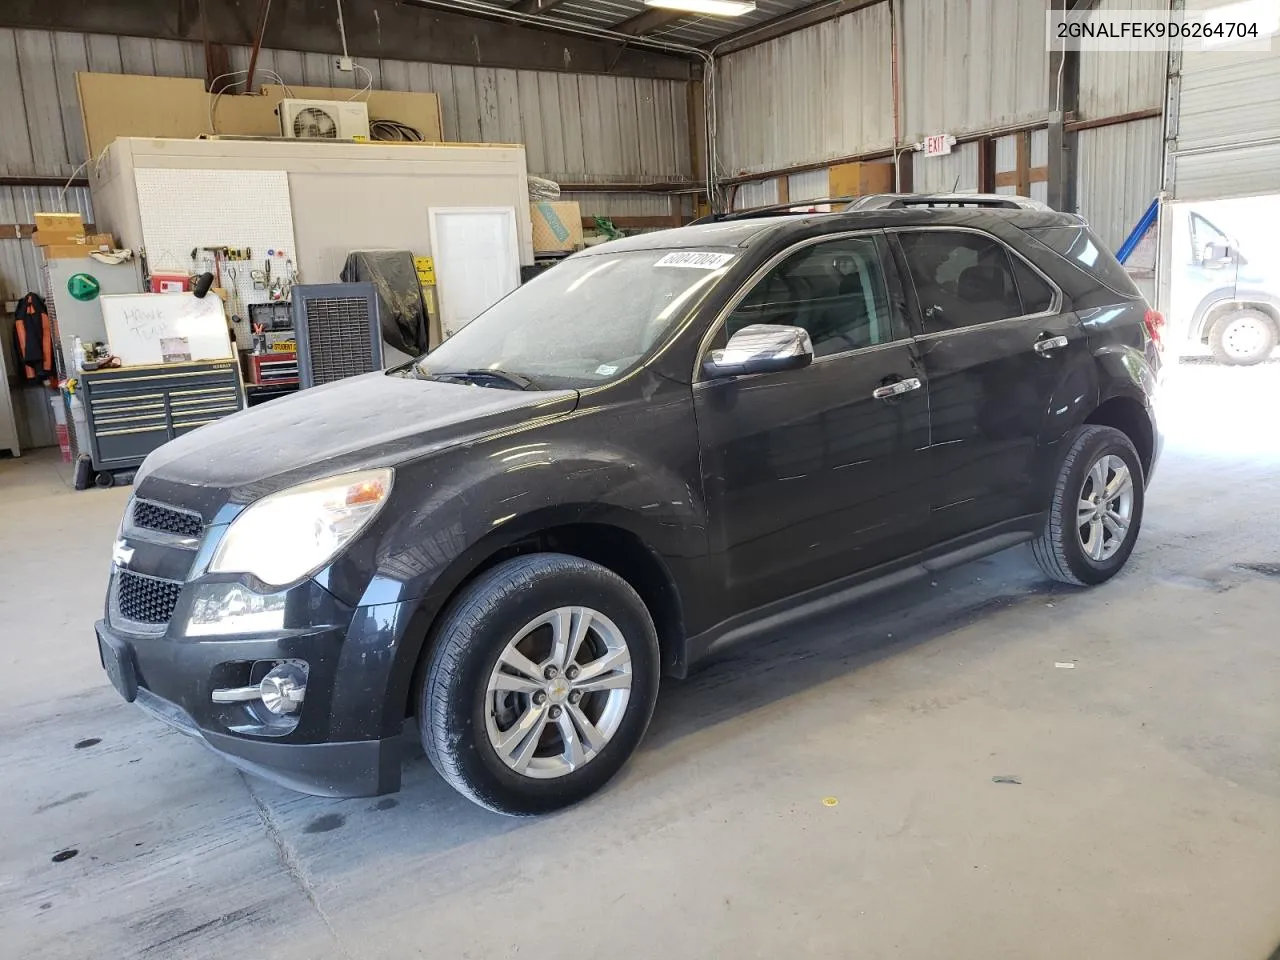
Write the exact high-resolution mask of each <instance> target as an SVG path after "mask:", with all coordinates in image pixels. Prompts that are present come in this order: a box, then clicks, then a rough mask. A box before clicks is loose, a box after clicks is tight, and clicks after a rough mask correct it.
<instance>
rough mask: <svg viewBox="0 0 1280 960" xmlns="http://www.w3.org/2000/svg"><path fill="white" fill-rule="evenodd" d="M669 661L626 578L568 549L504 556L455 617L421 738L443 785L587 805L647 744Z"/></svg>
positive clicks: (520, 805)
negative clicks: (662, 662) (662, 657)
mask: <svg viewBox="0 0 1280 960" xmlns="http://www.w3.org/2000/svg"><path fill="white" fill-rule="evenodd" d="M658 665H659V658H658V641H657V636H656V634H655V632H654V628H653V622H652V620H651V619H650V617H649V612H648V610H647V609H646V608H645V606H644V603H643V601H641V599H640V597H639V596H637V594H636V592H635V591H634V590H633V589H632V588H631V587H630V585H629V584H627V582H626V581H625V580H623V579H622V578H621V577H619V576H617V575H616V574H614V573H613V572H612V571H610V570H607V569H606V568H604V567H601V566H599V565H598V564H594V563H590V562H588V561H586V560H582V559H580V558H578V557H571V556H566V555H563V554H550V553H546V554H535V555H533V556H528V557H520V558H517V559H514V560H508V561H505V562H504V563H501V564H498V565H497V566H496V567H494V568H493V569H492V570H489V571H487V572H486V573H485V574H483V575H482V576H480V577H479V578H477V579H476V581H475V582H474V583H472V584H470V585H469V586H468V587H467V588H466V589H465V590H464V591H463V593H462V594H461V595H460V596H459V597H458V598H457V599H456V600H455V601H454V602H453V603H452V604H451V605H450V607H449V609H448V611H447V612H446V613H445V614H444V619H443V620H442V622H441V627H440V639H439V642H438V643H437V644H436V645H435V649H434V651H433V653H432V655H431V660H430V665H429V667H428V671H427V676H426V682H425V683H424V684H423V690H422V702H421V704H420V709H419V711H418V717H419V729H420V732H421V735H422V742H423V747H424V748H425V750H426V752H427V756H428V758H429V759H430V760H431V763H432V765H433V766H434V767H435V768H436V770H438V771H439V772H440V774H441V776H443V777H444V778H445V780H447V781H448V782H449V783H450V784H451V785H452V786H454V787H455V788H456V789H457V790H459V791H460V792H461V793H462V794H464V795H465V796H467V797H468V798H470V799H471V800H474V801H475V802H476V803H479V804H481V805H483V806H486V807H489V808H490V809H492V810H496V811H498V812H500V813H507V814H515V815H527V814H535V813H542V812H545V811H549V810H554V809H556V808H558V807H563V806H567V805H569V804H572V803H576V802H577V801H579V800H582V799H583V798H585V797H586V796H588V795H590V794H591V793H593V792H594V791H596V790H598V789H599V788H600V787H601V786H603V785H604V784H605V782H607V781H608V780H609V779H610V778H611V777H612V776H613V775H614V774H615V773H617V771H618V770H619V769H620V768H621V767H622V765H623V764H624V763H625V762H626V760H627V758H628V757H629V756H630V755H631V753H632V752H633V751H634V750H635V748H636V746H637V744H639V742H640V738H641V737H642V736H643V735H644V731H645V728H646V727H647V726H648V724H649V718H650V717H651V716H652V713H653V705H654V701H655V699H656V697H657V692H658V674H659V666H658Z"/></svg>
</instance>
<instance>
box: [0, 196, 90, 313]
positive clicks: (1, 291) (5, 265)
mask: <svg viewBox="0 0 1280 960" xmlns="http://www.w3.org/2000/svg"><path fill="white" fill-rule="evenodd" d="M61 194H62V191H61V190H59V189H58V188H57V187H0V223H32V222H33V221H34V220H35V215H36V211H47V210H67V211H70V212H75V213H79V214H80V216H82V217H83V218H84V219H85V222H86V223H91V222H92V221H93V208H92V206H91V205H90V203H89V191H88V190H87V189H86V188H84V187H73V188H72V189H70V190H68V191H67V192H66V195H65V197H63V196H61ZM30 291H34V292H36V293H40V292H41V287H40V262H39V257H38V256H37V254H36V248H35V246H34V245H33V244H32V243H31V241H30V240H12V239H10V240H0V302H3V301H6V300H16V299H17V298H18V297H20V296H22V295H23V294H24V293H27V292H30Z"/></svg>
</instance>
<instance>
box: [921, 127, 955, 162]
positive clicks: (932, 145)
mask: <svg viewBox="0 0 1280 960" xmlns="http://www.w3.org/2000/svg"><path fill="white" fill-rule="evenodd" d="M954 142H955V141H954V140H952V139H951V137H950V136H948V135H947V134H945V133H935V134H932V135H931V136H928V137H925V138H924V155H925V156H926V157H937V156H941V155H942V154H944V153H950V152H951V144H952V143H954Z"/></svg>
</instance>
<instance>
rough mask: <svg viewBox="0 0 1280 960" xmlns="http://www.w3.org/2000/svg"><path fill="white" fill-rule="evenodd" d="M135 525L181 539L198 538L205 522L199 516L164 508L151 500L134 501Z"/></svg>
mask: <svg viewBox="0 0 1280 960" xmlns="http://www.w3.org/2000/svg"><path fill="white" fill-rule="evenodd" d="M133 525H134V526H135V527H141V528H143V529H144V530H159V531H160V532H162V533H173V534H176V535H178V536H180V537H198V536H200V531H201V530H203V529H204V520H202V519H201V518H200V516H199V515H198V514H194V513H187V512H186V511H185V510H174V509H172V508H170V507H162V506H161V505H160V504H158V503H152V502H151V501H149V500H134V501H133Z"/></svg>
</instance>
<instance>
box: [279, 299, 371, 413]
mask: <svg viewBox="0 0 1280 960" xmlns="http://www.w3.org/2000/svg"><path fill="white" fill-rule="evenodd" d="M290 297H292V299H293V331H294V334H295V336H296V337H297V340H298V380H299V386H300V387H301V388H302V389H304V390H305V389H306V388H307V387H316V386H319V385H320V384H322V383H332V382H333V381H334V380H342V379H343V378H345V377H355V376H359V375H360V374H362V373H371V372H372V371H374V370H379V369H381V368H382V326H381V324H380V322H379V318H378V293H377V290H376V289H375V288H374V286H373V284H372V283H300V284H297V285H295V286H294V287H293V288H292V290H291V291H290Z"/></svg>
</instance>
